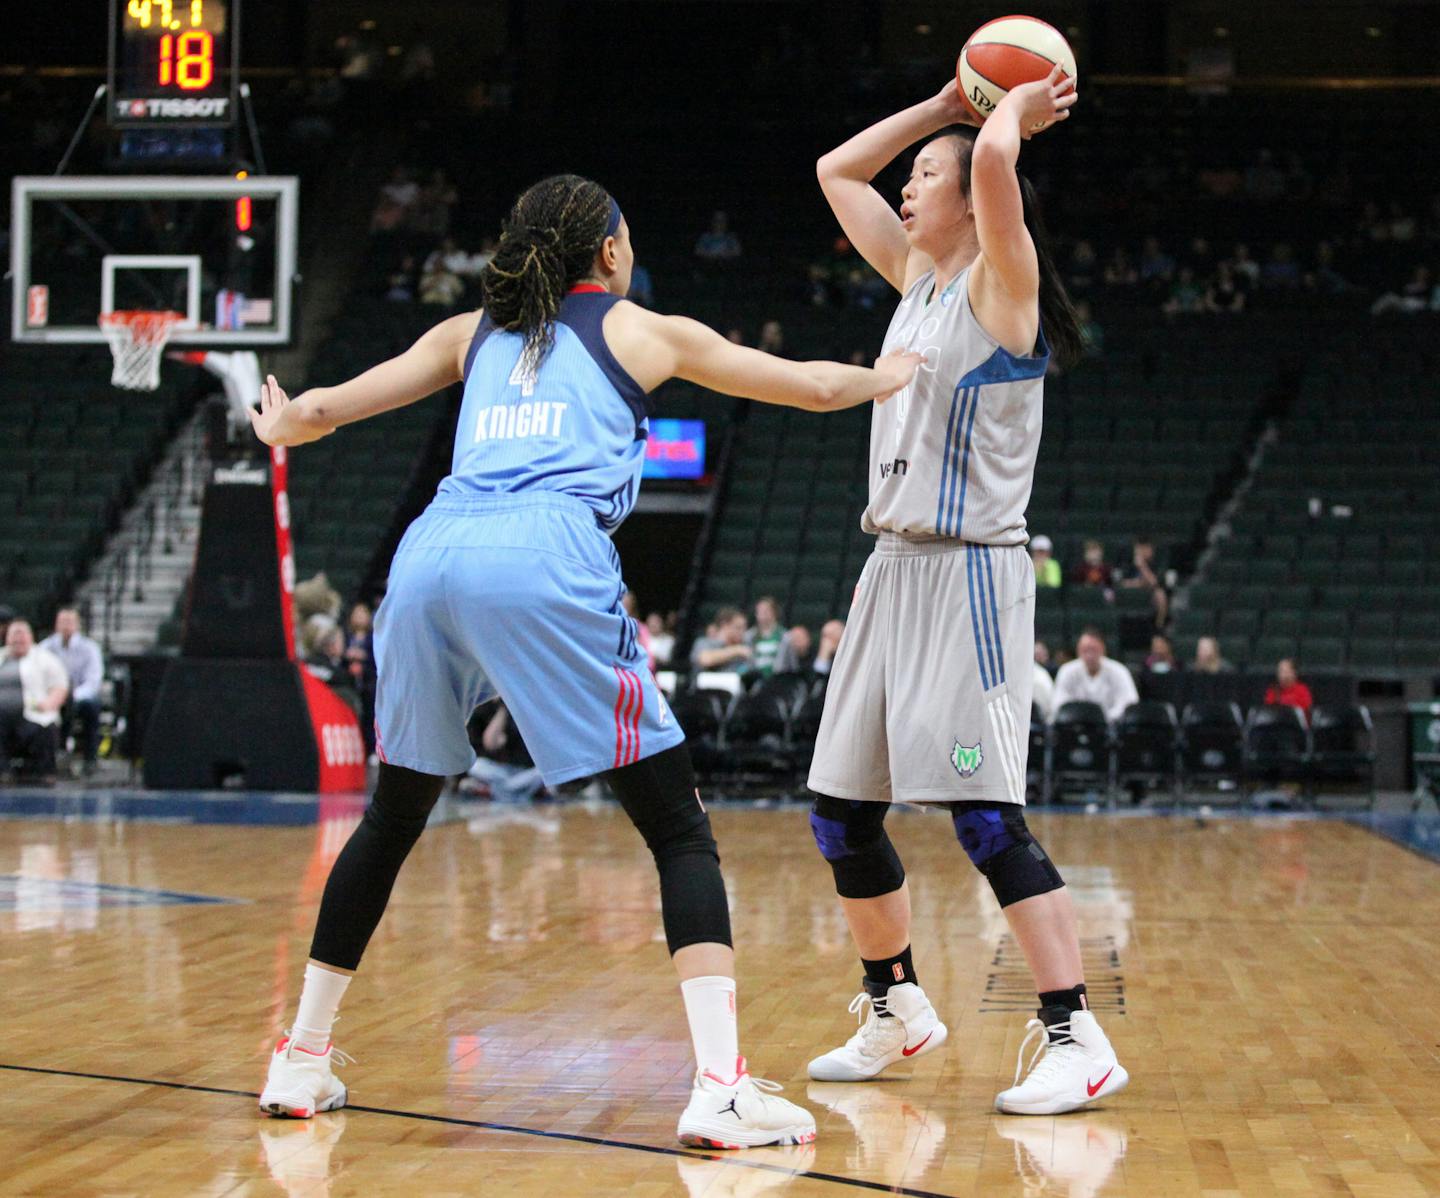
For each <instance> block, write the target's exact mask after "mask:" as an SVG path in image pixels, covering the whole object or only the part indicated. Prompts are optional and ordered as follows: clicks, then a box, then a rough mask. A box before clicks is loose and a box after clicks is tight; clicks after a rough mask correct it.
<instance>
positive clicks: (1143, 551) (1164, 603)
mask: <svg viewBox="0 0 1440 1198" xmlns="http://www.w3.org/2000/svg"><path fill="white" fill-rule="evenodd" d="M1110 585H1111V586H1117V587H1122V588H1124V589H1125V590H1127V591H1137V590H1142V589H1148V590H1149V592H1150V604H1151V606H1152V607H1153V608H1154V609H1155V627H1156V628H1163V627H1164V626H1165V625H1166V623H1167V622H1168V621H1169V619H1170V595H1169V593H1168V592H1167V591H1166V590H1165V584H1164V582H1162V581H1161V579H1160V572H1159V570H1158V569H1157V568H1156V565H1155V542H1154V541H1152V540H1151V539H1150V538H1149V537H1136V538H1135V543H1134V545H1132V546H1131V549H1130V564H1129V565H1128V566H1124V567H1117V568H1116V569H1115V570H1113V571H1111V574H1110Z"/></svg>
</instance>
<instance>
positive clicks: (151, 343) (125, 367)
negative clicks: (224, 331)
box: [100, 311, 185, 391]
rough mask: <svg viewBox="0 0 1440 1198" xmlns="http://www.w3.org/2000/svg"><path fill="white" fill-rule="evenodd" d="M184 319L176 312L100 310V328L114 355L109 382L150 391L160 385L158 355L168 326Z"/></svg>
mask: <svg viewBox="0 0 1440 1198" xmlns="http://www.w3.org/2000/svg"><path fill="white" fill-rule="evenodd" d="M184 319H185V318H184V316H182V315H181V314H180V313H179V312H138V311H127V312H102V313H101V314H100V328H101V330H102V331H103V332H104V334H105V339H106V340H107V341H109V342H110V352H111V353H112V354H114V356H115V369H114V370H112V371H111V372H110V384H111V386H114V387H121V388H123V389H124V390H126V391H154V390H155V388H156V387H158V386H159V385H160V355H161V354H162V353H163V352H164V350H165V343H166V342H167V341H168V340H170V330H171V329H173V328H174V327H175V325H176V324H177V323H178V322H180V321H182V320H184Z"/></svg>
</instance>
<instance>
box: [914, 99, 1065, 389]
mask: <svg viewBox="0 0 1440 1198" xmlns="http://www.w3.org/2000/svg"><path fill="white" fill-rule="evenodd" d="M935 136H936V137H953V138H955V139H956V142H957V144H956V147H955V157H956V159H957V160H958V161H959V163H960V188H961V190H962V191H963V192H964V193H965V197H966V199H969V197H970V156H971V154H972V153H974V150H975V135H974V134H973V133H972V132H971V131H970V130H969V129H968V128H966V127H965V126H964V125H955V126H952V127H950V128H948V129H942V130H941V131H940V132H939V133H937V134H936V135H935ZM1015 176H1016V178H1017V179H1018V180H1019V182H1020V206H1021V210H1022V212H1023V213H1024V217H1025V227H1026V228H1027V229H1028V230H1029V231H1030V240H1031V241H1033V242H1034V243H1035V258H1036V260H1037V261H1038V263H1039V266H1040V325H1041V327H1042V328H1043V329H1044V330H1045V340H1046V341H1047V342H1048V343H1049V345H1050V357H1051V359H1052V360H1053V361H1054V362H1055V363H1056V364H1057V365H1058V366H1061V367H1063V368H1067V369H1068V368H1069V367H1071V366H1073V365H1075V363H1076V362H1078V361H1079V360H1080V357H1081V351H1082V349H1083V342H1082V341H1081V337H1080V317H1079V316H1078V315H1077V313H1076V311H1075V305H1074V303H1072V302H1071V299H1070V293H1069V292H1068V291H1066V290H1065V282H1064V280H1063V279H1062V278H1061V277H1060V272H1059V271H1058V270H1057V269H1056V268H1055V256H1054V254H1053V253H1052V252H1051V249H1050V235H1049V233H1047V232H1046V231H1045V219H1044V217H1043V216H1042V215H1041V212H1040V197H1039V196H1038V195H1036V193H1035V187H1034V185H1033V184H1032V183H1031V182H1030V180H1029V179H1027V178H1026V177H1025V176H1024V175H1022V174H1021V173H1020V171H1019V170H1018V169H1017V170H1016V171H1015Z"/></svg>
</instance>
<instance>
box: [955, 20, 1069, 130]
mask: <svg viewBox="0 0 1440 1198" xmlns="http://www.w3.org/2000/svg"><path fill="white" fill-rule="evenodd" d="M1057 64H1058V65H1059V67H1060V69H1061V70H1062V71H1063V72H1064V73H1065V74H1066V75H1067V76H1068V77H1069V78H1071V79H1074V78H1075V51H1074V50H1072V49H1071V48H1070V43H1069V42H1067V41H1066V40H1065V35H1064V34H1063V33H1061V32H1060V31H1059V30H1058V29H1056V28H1055V26H1053V25H1047V24H1046V23H1045V22H1044V21H1040V20H1037V19H1036V18H1034V17H1019V16H1014V17H1000V18H998V19H997V20H994V21H987V22H986V23H985V24H984V25H981V26H980V28H979V29H977V30H976V31H975V32H974V33H972V34H971V35H970V40H969V41H968V42H966V43H965V48H964V49H963V50H961V51H960V61H959V62H958V63H956V64H955V78H956V83H957V85H958V86H959V88H960V94H961V96H963V97H964V98H965V102H966V103H967V104H969V105H970V107H971V108H973V109H974V110H975V114H976V115H977V116H978V117H980V118H981V119H982V120H983V119H984V118H985V117H988V116H989V115H990V114H991V113H992V112H994V111H995V106H996V105H997V104H999V103H1000V101H1001V100H1003V99H1004V98H1005V96H1006V94H1007V93H1008V92H1009V91H1010V89H1011V88H1013V87H1019V86H1020V84H1022V83H1033V82H1034V81H1035V80H1037V79H1044V78H1045V77H1046V76H1047V75H1049V74H1050V71H1051V68H1053V67H1054V66H1056V65H1057Z"/></svg>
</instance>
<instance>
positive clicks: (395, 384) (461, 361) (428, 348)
mask: <svg viewBox="0 0 1440 1198" xmlns="http://www.w3.org/2000/svg"><path fill="white" fill-rule="evenodd" d="M479 323H480V313H479V312H466V313H464V314H462V315H460V316H452V317H451V318H450V319H449V320H445V321H442V322H441V323H439V324H437V325H436V326H435V327H434V328H432V329H430V330H428V331H427V332H426V333H424V334H423V335H422V336H421V337H420V339H419V340H418V341H416V342H415V344H414V345H412V346H411V347H410V348H409V349H407V350H406V351H405V352H404V353H403V354H399V355H397V356H396V357H393V358H391V359H389V361H386V362H381V363H380V365H378V366H374V367H371V368H370V369H369V370H367V371H366V372H365V373H364V374H361V375H357V376H356V377H355V378H353V379H351V380H350V381H349V382H347V383H341V384H340V385H339V386H338V387H313V388H311V389H310V390H309V391H305V392H303V393H301V394H300V395H297V396H296V397H295V398H294V399H290V398H289V397H288V396H287V395H286V394H285V392H284V390H283V389H282V388H281V386H280V384H279V383H277V382H276V381H275V377H274V375H271V376H269V378H268V379H267V381H266V383H265V385H264V386H263V387H262V388H261V389H260V407H259V409H258V410H257V409H254V408H252V409H251V411H250V423H251V424H252V425H253V426H254V428H255V435H256V436H257V437H259V438H260V440H262V441H264V442H265V444H267V445H304V444H306V443H308V442H310V441H318V440H319V439H320V438H321V437H325V436H328V435H329V434H330V433H333V432H334V431H335V430H336V429H337V428H339V427H340V426H341V425H342V424H354V423H355V421H357V420H364V419H365V418H366V417H367V416H376V415H379V414H380V413H381V412H389V411H391V410H393V409H395V408H403V407H405V406H406V405H407V404H412V403H414V402H415V401H416V400H420V399H424V398H425V397H426V396H427V395H433V394H434V393H435V392H436V391H439V390H440V389H441V388H442V387H448V386H449V385H450V384H451V383H458V382H459V381H460V379H461V376H462V373H463V370H464V365H465V351H466V349H467V348H468V347H469V345H470V341H471V338H473V337H474V335H475V329H476V326H477V325H478V324H479Z"/></svg>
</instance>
